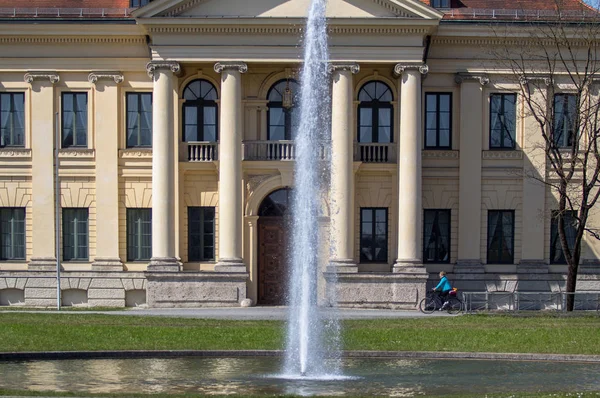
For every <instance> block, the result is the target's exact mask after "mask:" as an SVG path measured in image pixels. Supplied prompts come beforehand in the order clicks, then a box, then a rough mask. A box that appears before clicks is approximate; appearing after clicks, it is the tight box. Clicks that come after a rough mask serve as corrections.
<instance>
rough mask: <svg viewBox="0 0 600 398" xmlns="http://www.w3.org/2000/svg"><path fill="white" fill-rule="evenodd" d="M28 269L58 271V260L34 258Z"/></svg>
mask: <svg viewBox="0 0 600 398" xmlns="http://www.w3.org/2000/svg"><path fill="white" fill-rule="evenodd" d="M27 268H28V269H29V270H31V271H56V258H54V257H32V258H31V261H30V262H29V266H28V267H27Z"/></svg>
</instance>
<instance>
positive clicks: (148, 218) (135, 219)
mask: <svg viewBox="0 0 600 398" xmlns="http://www.w3.org/2000/svg"><path fill="white" fill-rule="evenodd" d="M150 257H152V209H127V261H144V260H150Z"/></svg>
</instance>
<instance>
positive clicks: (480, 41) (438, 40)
mask: <svg viewBox="0 0 600 398" xmlns="http://www.w3.org/2000/svg"><path fill="white" fill-rule="evenodd" d="M486 32H487V34H489V31H486ZM481 33H482V35H484V34H486V33H483V32H481ZM525 43H534V44H537V45H539V46H554V45H556V41H554V40H545V39H542V38H538V37H530V36H523V37H506V38H498V37H480V36H479V37H473V36H468V37H443V36H441V37H440V36H437V37H434V38H433V39H432V40H431V44H432V45H439V46H447V45H461V46H482V47H483V46H517V47H522V46H523V44H525ZM569 43H570V44H572V45H573V46H574V47H586V46H588V45H589V43H587V42H585V41H584V40H576V39H573V40H571V41H570V42H569Z"/></svg>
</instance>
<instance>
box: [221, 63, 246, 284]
mask: <svg viewBox="0 0 600 398" xmlns="http://www.w3.org/2000/svg"><path fill="white" fill-rule="evenodd" d="M215 71H216V72H217V73H220V74H221V103H220V118H219V126H220V132H219V137H220V138H219V261H218V262H217V264H216V266H215V271H220V272H246V266H245V265H244V260H243V259H242V221H243V210H242V194H243V193H242V118H243V115H244V113H243V109H242V73H246V72H247V71H248V66H247V65H246V64H245V63H243V62H219V63H217V64H215Z"/></svg>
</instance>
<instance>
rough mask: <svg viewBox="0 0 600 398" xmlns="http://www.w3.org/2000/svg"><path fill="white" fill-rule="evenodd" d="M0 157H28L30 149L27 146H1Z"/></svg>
mask: <svg viewBox="0 0 600 398" xmlns="http://www.w3.org/2000/svg"><path fill="white" fill-rule="evenodd" d="M0 157H1V158H30V157H31V149H29V148H2V149H0Z"/></svg>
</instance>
